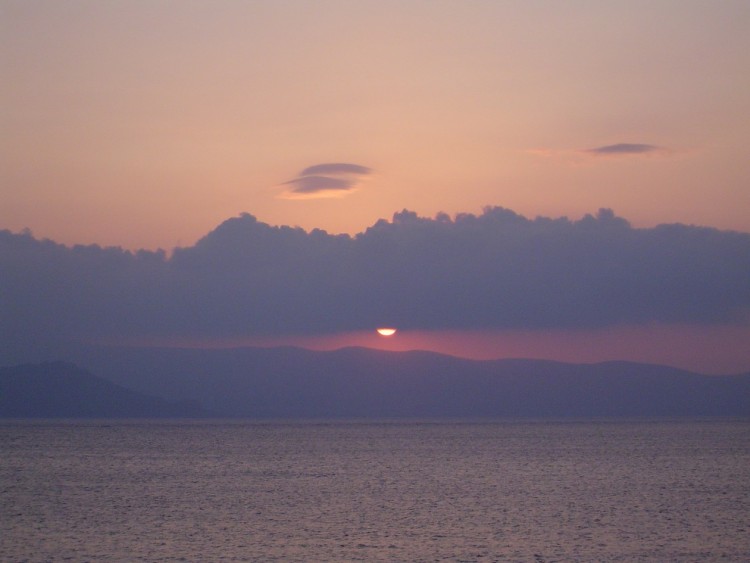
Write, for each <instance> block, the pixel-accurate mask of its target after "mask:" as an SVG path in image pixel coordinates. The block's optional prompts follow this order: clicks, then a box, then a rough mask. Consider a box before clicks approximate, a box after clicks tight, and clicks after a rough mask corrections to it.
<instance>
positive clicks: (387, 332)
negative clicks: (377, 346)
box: [377, 328, 396, 336]
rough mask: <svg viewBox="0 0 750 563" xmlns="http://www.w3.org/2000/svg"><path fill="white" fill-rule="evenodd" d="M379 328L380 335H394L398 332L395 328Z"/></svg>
mask: <svg viewBox="0 0 750 563" xmlns="http://www.w3.org/2000/svg"><path fill="white" fill-rule="evenodd" d="M377 330H378V334H379V335H380V336H393V335H394V334H396V329H395V328H379V329H377Z"/></svg>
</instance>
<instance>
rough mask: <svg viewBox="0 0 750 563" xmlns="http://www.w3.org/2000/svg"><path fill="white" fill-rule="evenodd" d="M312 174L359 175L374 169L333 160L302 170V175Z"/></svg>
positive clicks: (366, 173)
mask: <svg viewBox="0 0 750 563" xmlns="http://www.w3.org/2000/svg"><path fill="white" fill-rule="evenodd" d="M310 174H355V175H359V176H367V175H368V174H372V169H370V168H367V166H361V165H359V164H349V163H347V162H332V163H328V164H316V165H314V166H308V167H307V168H305V169H304V170H303V171H302V172H300V176H308V175H310Z"/></svg>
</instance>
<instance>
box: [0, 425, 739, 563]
mask: <svg viewBox="0 0 750 563" xmlns="http://www.w3.org/2000/svg"><path fill="white" fill-rule="evenodd" d="M0 452H1V453H2V456H1V457H0V496H1V499H2V503H1V505H0V556H1V557H2V560H3V561H21V560H29V561H64V560H74V561H82V560H90V561H99V560H104V559H107V560H128V561H179V560H188V561H198V560H202V561H274V560H277V561H324V560H333V561H358V560H359V561H570V560H580V561H634V560H651V561H667V560H669V561H697V560H723V561H750V423H749V422H747V421H720V420H704V421H637V422H633V421H630V422H616V421H586V422H514V421H498V422H476V423H467V422H457V423H451V422H439V423H433V422H330V423H323V422H285V423H254V422H239V421H230V422H226V421H222V422H218V421H200V422H197V421H196V422H174V421H173V422H164V421H161V422H145V421H140V422H132V421H131V422H126V421H123V422H117V421H115V422H112V421H106V422H104V421H89V422H81V421H68V422H64V421H63V422H36V423H34V422H4V423H0Z"/></svg>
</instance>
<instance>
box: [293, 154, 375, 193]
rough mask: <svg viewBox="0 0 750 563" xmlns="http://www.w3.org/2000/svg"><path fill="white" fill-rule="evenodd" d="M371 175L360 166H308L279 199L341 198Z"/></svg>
mask: <svg viewBox="0 0 750 563" xmlns="http://www.w3.org/2000/svg"><path fill="white" fill-rule="evenodd" d="M371 174H372V169H370V168H368V167H366V166H362V165H360V164H351V163H347V162H330V163H323V164H315V165H313V166H308V167H307V168H305V169H304V170H302V171H301V172H300V173H299V175H298V176H297V177H296V178H294V179H293V180H289V181H288V182H284V183H283V184H281V185H282V186H290V187H289V188H287V189H286V190H285V191H284V192H283V193H282V194H281V195H280V196H279V197H281V198H284V199H310V198H321V197H341V196H344V195H347V194H348V193H351V192H353V191H354V190H356V189H358V188H359V187H360V186H361V184H362V181H363V180H364V179H365V178H367V177H368V176H370V175H371Z"/></svg>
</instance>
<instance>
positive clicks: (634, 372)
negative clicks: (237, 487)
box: [79, 348, 750, 418]
mask: <svg viewBox="0 0 750 563" xmlns="http://www.w3.org/2000/svg"><path fill="white" fill-rule="evenodd" d="M84 356H85V357H84ZM79 361H80V363H82V364H84V365H87V366H89V367H90V368H92V369H93V370H94V371H95V372H96V373H98V374H100V375H102V376H104V377H106V378H108V379H110V380H112V381H115V382H117V383H119V384H120V385H123V386H126V387H130V388H133V389H136V390H138V391H140V392H142V393H148V394H153V395H159V396H163V397H168V398H170V399H171V400H192V401H200V403H201V404H203V405H204V406H205V407H206V408H208V409H210V410H211V411H212V412H214V413H217V414H218V415H221V416H237V417H252V418H267V417H275V418H306V417H311V418H321V417H379V418H382V417H414V418H419V417H424V418H433V417H456V418H467V417H682V416H741V417H745V416H750V374H744V375H735V376H708V375H700V374H696V373H692V372H688V371H684V370H680V369H676V368H670V367H666V366H658V365H650V364H638V363H630V362H606V363H600V364H583V365H575V364H565V363H559V362H551V361H541V360H494V361H475V360H467V359H460V358H456V357H452V356H445V355H440V354H435V353H431V352H416V351H415V352H384V351H378V350H371V349H365V348H345V349H341V350H337V351H332V352H316V351H310V350H304V349H299V348H270V349H264V348H236V349H221V350H205V349H176V348H97V349H90V350H88V352H87V353H86V354H84V355H83V356H82V357H81V359H80V360H79Z"/></svg>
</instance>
